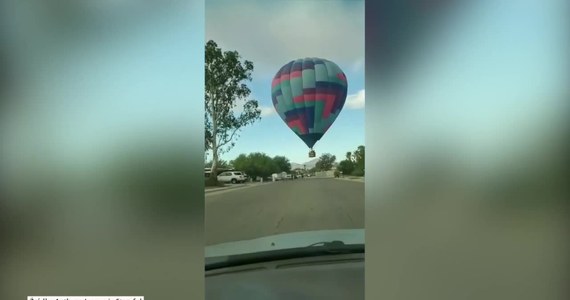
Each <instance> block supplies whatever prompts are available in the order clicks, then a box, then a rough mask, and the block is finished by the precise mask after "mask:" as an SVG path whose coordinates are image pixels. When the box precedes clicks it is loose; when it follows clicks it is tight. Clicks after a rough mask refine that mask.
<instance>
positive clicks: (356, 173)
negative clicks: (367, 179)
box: [351, 169, 364, 177]
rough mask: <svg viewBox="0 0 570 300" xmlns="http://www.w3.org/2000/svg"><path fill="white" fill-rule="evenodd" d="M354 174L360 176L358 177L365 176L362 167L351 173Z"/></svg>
mask: <svg viewBox="0 0 570 300" xmlns="http://www.w3.org/2000/svg"><path fill="white" fill-rule="evenodd" d="M351 175H352V176H358V177H362V176H364V171H363V170H360V169H356V170H354V171H353V172H352V174H351Z"/></svg>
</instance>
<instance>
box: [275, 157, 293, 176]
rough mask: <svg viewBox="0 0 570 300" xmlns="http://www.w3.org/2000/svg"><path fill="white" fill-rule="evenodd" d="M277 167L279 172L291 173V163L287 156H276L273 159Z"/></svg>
mask: <svg viewBox="0 0 570 300" xmlns="http://www.w3.org/2000/svg"><path fill="white" fill-rule="evenodd" d="M273 161H274V162H275V165H276V166H277V169H278V172H287V173H289V172H291V162H290V161H289V159H288V158H287V157H285V156H275V157H274V158H273Z"/></svg>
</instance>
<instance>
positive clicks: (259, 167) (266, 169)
mask: <svg viewBox="0 0 570 300" xmlns="http://www.w3.org/2000/svg"><path fill="white" fill-rule="evenodd" d="M233 166H234V168H235V169H237V170H240V171H243V172H245V173H246V174H248V175H249V176H251V177H252V178H257V177H262V178H265V177H270V176H271V174H273V173H276V172H278V171H279V168H278V166H277V164H276V163H275V160H274V159H272V158H271V157H269V156H268V155H266V154H265V153H261V152H255V153H250V154H248V155H246V154H240V155H239V156H238V157H237V158H236V159H234V160H233Z"/></svg>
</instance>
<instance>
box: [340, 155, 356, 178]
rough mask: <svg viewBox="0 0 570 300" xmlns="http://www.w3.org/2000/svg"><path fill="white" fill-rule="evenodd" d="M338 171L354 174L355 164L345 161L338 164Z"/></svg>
mask: <svg viewBox="0 0 570 300" xmlns="http://www.w3.org/2000/svg"><path fill="white" fill-rule="evenodd" d="M338 170H339V171H341V172H342V174H346V175H348V174H352V172H354V163H353V162H352V161H351V160H348V159H345V160H343V161H341V162H340V163H339V164H338Z"/></svg>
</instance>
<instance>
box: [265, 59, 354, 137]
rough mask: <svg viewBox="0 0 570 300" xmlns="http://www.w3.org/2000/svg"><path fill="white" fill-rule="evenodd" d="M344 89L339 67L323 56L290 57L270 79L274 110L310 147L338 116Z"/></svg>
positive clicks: (345, 82) (343, 77)
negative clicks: (271, 79)
mask: <svg viewBox="0 0 570 300" xmlns="http://www.w3.org/2000/svg"><path fill="white" fill-rule="evenodd" d="M347 90H348V82H347V80H346V76H345V74H344V72H343V71H342V70H341V68H340V67H339V66H338V65H336V64H335V63H334V62H332V61H329V60H326V59H322V58H304V59H297V60H293V61H291V62H289V63H287V64H285V65H284V66H283V67H281V69H279V71H278V72H277V74H275V77H274V78H273V82H272V83H271V96H272V99H273V106H274V107H275V110H276V111H277V113H278V114H279V116H280V117H281V119H283V121H285V124H287V126H289V128H291V130H293V132H295V133H296V134H297V135H298V136H299V137H300V138H301V139H302V140H303V142H305V144H306V145H307V146H308V147H309V148H312V147H313V146H314V145H315V143H316V142H317V141H318V140H320V139H321V137H323V135H324V134H325V133H326V132H327V130H328V129H329V127H330V126H331V125H332V124H333V122H334V121H335V120H336V118H337V117H338V115H339V113H340V112H341V110H342V108H343V107H344V103H345V101H346V95H347Z"/></svg>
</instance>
